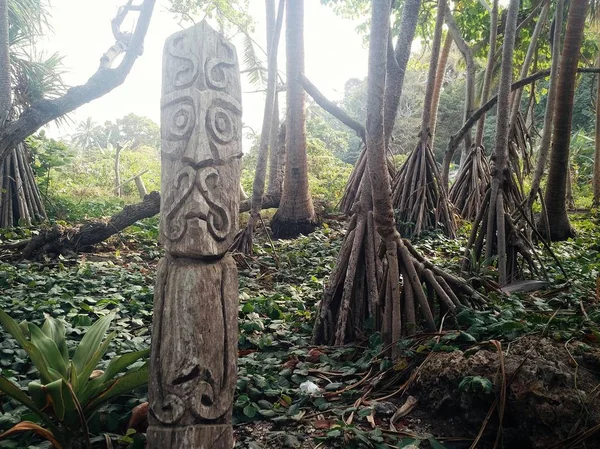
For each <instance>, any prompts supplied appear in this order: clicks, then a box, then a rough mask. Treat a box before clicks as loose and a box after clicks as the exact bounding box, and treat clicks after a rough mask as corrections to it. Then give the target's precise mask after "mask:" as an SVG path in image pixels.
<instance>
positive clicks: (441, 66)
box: [431, 33, 452, 148]
mask: <svg viewBox="0 0 600 449" xmlns="http://www.w3.org/2000/svg"><path fill="white" fill-rule="evenodd" d="M451 48H452V35H451V34H450V33H447V34H446V39H444V46H443V47H442V52H441V53H440V59H439V61H438V65H437V70H436V72H435V86H434V87H433V101H432V103H431V147H432V148H433V141H434V139H435V126H436V124H437V114H438V107H439V104H440V96H441V95H442V84H444V76H445V75H446V65H447V64H448V56H450V49H451Z"/></svg>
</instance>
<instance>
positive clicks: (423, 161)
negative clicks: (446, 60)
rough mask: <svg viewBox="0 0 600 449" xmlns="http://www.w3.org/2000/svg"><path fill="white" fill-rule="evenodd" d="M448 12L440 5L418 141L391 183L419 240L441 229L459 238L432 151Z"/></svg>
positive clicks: (405, 225) (408, 229) (408, 228)
mask: <svg viewBox="0 0 600 449" xmlns="http://www.w3.org/2000/svg"><path fill="white" fill-rule="evenodd" d="M445 10H446V1H442V2H439V3H438V9H437V17H436V24H435V31H434V37H433V43H432V47H431V60H430V63H429V72H428V75H427V87H426V91H425V101H424V107H423V114H422V119H421V130H420V133H419V136H418V139H419V140H418V143H417V146H416V148H415V149H414V150H413V151H412V152H411V154H410V155H409V156H408V159H407V160H406V162H405V163H404V164H403V165H402V167H401V168H400V170H398V173H397V174H396V176H395V177H394V180H393V182H392V191H393V206H394V208H395V209H396V210H397V211H398V212H397V213H398V220H399V221H400V223H401V225H402V226H401V227H402V230H403V232H405V233H407V234H408V235H414V236H418V235H419V234H420V233H421V232H422V231H423V230H426V229H438V228H439V229H442V231H443V232H444V233H445V234H446V235H448V236H450V237H454V236H455V235H456V222H455V219H454V213H453V211H452V209H451V206H450V203H449V202H448V199H447V196H446V190H445V187H444V186H443V185H442V182H441V177H440V172H439V169H438V165H437V162H436V161H435V159H434V157H433V152H432V151H431V137H432V136H431V120H432V118H431V114H432V107H431V106H432V104H433V96H434V90H435V78H436V71H437V63H438V58H439V54H440V46H441V39H442V26H443V24H444V15H445Z"/></svg>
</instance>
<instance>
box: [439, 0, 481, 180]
mask: <svg viewBox="0 0 600 449" xmlns="http://www.w3.org/2000/svg"><path fill="white" fill-rule="evenodd" d="M445 14H446V24H447V25H448V32H449V33H450V34H451V35H452V38H453V39H454V42H455V43H456V46H457V47H458V49H459V50H460V52H461V54H462V55H463V58H464V60H465V66H466V68H465V72H466V80H465V112H464V119H465V120H467V119H468V118H469V117H470V116H471V114H472V113H473V108H474V105H475V60H474V59H473V51H472V50H471V49H470V48H469V46H468V45H467V43H466V41H465V40H464V38H463V37H462V35H461V33H460V30H459V29H458V26H457V25H456V22H455V21H454V17H452V13H451V12H450V8H446V13H445ZM471 145H472V142H471V132H470V131H469V132H468V133H467V134H466V135H465V145H464V147H463V150H462V152H461V155H460V166H462V165H463V163H464V161H465V159H466V158H467V156H468V154H469V151H470V150H471ZM443 182H445V184H444V186H446V187H447V186H448V182H447V179H446V180H445V181H443Z"/></svg>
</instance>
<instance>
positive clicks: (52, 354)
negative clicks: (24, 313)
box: [29, 323, 68, 379]
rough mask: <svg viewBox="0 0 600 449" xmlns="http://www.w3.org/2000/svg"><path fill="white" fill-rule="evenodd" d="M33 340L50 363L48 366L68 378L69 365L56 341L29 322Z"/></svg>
mask: <svg viewBox="0 0 600 449" xmlns="http://www.w3.org/2000/svg"><path fill="white" fill-rule="evenodd" d="M29 332H30V333H31V342H32V343H33V344H34V345H35V346H36V347H37V348H38V349H39V350H40V352H41V353H42V356H43V357H44V359H45V360H46V363H47V364H48V368H49V369H50V368H51V369H53V370H55V371H56V372H57V373H59V374H60V375H61V376H62V378H63V379H68V375H67V365H66V363H65V361H64V359H63V356H62V354H61V353H60V351H59V350H58V347H57V346H56V343H55V342H54V340H52V339H51V338H50V337H48V336H47V335H46V334H44V332H42V330H41V329H40V328H39V327H37V326H36V325H35V324H33V323H29Z"/></svg>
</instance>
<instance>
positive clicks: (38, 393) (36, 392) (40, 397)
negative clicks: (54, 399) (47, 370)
mask: <svg viewBox="0 0 600 449" xmlns="http://www.w3.org/2000/svg"><path fill="white" fill-rule="evenodd" d="M27 389H28V390H29V396H31V399H32V400H33V402H34V404H35V405H36V407H38V408H39V409H43V408H45V407H46V406H47V405H48V401H47V399H46V392H45V391H44V386H43V385H42V384H40V383H39V382H30V383H29V385H28V386H27Z"/></svg>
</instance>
